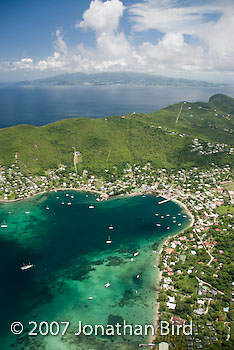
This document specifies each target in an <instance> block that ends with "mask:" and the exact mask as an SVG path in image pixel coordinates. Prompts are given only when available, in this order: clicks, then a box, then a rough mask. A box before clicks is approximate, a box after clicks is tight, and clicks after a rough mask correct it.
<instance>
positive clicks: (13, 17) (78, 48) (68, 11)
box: [0, 0, 234, 81]
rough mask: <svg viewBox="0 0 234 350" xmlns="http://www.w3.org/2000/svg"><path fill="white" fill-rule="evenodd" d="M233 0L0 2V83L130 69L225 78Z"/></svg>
mask: <svg viewBox="0 0 234 350" xmlns="http://www.w3.org/2000/svg"><path fill="white" fill-rule="evenodd" d="M233 32H234V2H233V0H222V1H219V0H203V1H201V0H144V1H138V0H133V1H130V0H122V1H121V0H106V1H104V0H103V1H102V0H92V1H90V0H82V1H81V0H20V1H19V0H1V1H0V81H7V80H22V79H33V78H39V77H45V76H52V75H55V74H60V73H65V72H85V73H91V72H92V73H93V72H103V71H137V72H146V73H152V74H161V75H167V76H173V77H183V78H192V79H203V80H210V81H231V80H232V79H233V71H234V63H233V62H234V39H233Z"/></svg>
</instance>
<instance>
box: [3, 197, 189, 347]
mask: <svg viewBox="0 0 234 350" xmlns="http://www.w3.org/2000/svg"><path fill="white" fill-rule="evenodd" d="M66 193H67V194H68V196H66ZM71 196H74V198H72V197H71ZM96 199H97V196H96V195H94V194H86V193H78V192H72V191H69V192H57V193H50V194H46V195H40V196H36V197H34V198H31V199H29V200H25V201H21V202H16V203H11V204H4V205H1V206H0V222H2V221H3V220H6V222H7V225H8V226H7V228H0V252H1V254H0V275H1V282H2V283H1V291H0V307H1V320H0V322H1V324H0V326H1V328H0V329H1V342H2V344H3V345H4V350H7V349H17V350H25V349H29V350H34V349H38V348H40V350H41V349H45V350H55V349H56V350H73V349H81V350H83V349H90V350H91V349H93V350H98V349H120V348H121V349H126V350H128V349H129V350H130V349H135V348H136V347H138V343H142V342H146V340H147V339H146V338H143V337H140V336H138V337H137V336H135V337H134V336H130V335H126V336H117V335H115V336H101V335H100V334H99V336H98V337H97V336H94V335H91V336H84V335H80V336H75V335H74V333H75V332H76V331H77V329H78V322H79V321H82V324H83V325H84V324H89V325H93V326H94V325H104V326H105V325H107V324H113V325H115V324H116V323H117V322H119V323H120V324H122V323H123V321H124V320H125V321H126V323H127V324H132V325H133V326H134V325H136V324H141V325H145V324H154V318H155V306H156V289H157V283H156V280H157V276H158V269H157V268H156V267H155V266H156V265H155V264H156V258H157V254H155V253H154V252H153V250H154V251H155V250H156V251H158V250H159V244H160V242H161V241H162V240H163V239H165V237H166V236H167V235H171V234H176V233H177V232H179V231H181V230H182V229H184V228H185V227H187V226H188V224H189V218H188V217H187V216H186V217H184V216H183V215H184V213H183V212H182V209H181V208H180V207H179V206H178V205H176V204H175V203H173V202H167V203H165V204H162V205H158V204H157V203H158V201H159V200H160V198H157V197H155V196H153V195H149V196H135V197H118V198H113V199H110V200H108V201H103V202H98V201H96ZM62 202H64V205H62V204H61V203H62ZM68 202H71V203H72V205H67V203H68ZM90 204H93V205H94V207H95V208H94V209H90V208H89V205H90ZM47 205H48V207H49V209H48V210H47V209H46V206H47ZM25 212H30V213H29V214H26V213H25ZM156 212H157V213H159V215H158V216H155V213H156ZM166 214H170V216H166ZM161 215H163V216H164V217H163V218H161ZM172 216H176V223H173V222H172V221H173V218H172ZM156 223H161V226H160V227H159V226H156ZM178 223H181V226H178ZM110 225H113V230H110V229H109V226H110ZM167 227H170V229H167ZM108 235H110V236H111V240H112V244H110V245H108V244H106V240H107V238H108ZM136 253H138V255H137V254H136ZM134 254H135V255H134ZM29 261H30V262H31V263H33V264H35V266H34V267H33V268H31V269H30V270H27V271H22V270H21V269H20V267H21V266H22V264H23V263H26V264H27V263H28V262H29ZM137 275H139V278H137ZM106 283H110V286H109V287H108V288H106V287H105V284H106ZM90 298H92V299H90ZM13 321H20V322H21V323H22V324H23V325H24V331H23V332H22V333H21V334H20V335H11V333H10V324H11V323H12V322H13ZM29 321H35V322H38V323H40V322H41V321H47V322H49V323H50V322H52V321H57V322H61V321H67V322H68V321H69V322H70V325H69V327H68V330H67V332H66V334H65V335H64V336H62V335H61V334H59V335H57V336H52V335H49V336H42V335H40V334H39V335H37V336H29V335H28V332H29V331H30V330H31V329H32V325H31V326H29V324H28V322H29ZM63 328H64V327H61V329H63ZM37 331H38V330H37Z"/></svg>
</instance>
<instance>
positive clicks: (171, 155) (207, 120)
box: [0, 95, 234, 175]
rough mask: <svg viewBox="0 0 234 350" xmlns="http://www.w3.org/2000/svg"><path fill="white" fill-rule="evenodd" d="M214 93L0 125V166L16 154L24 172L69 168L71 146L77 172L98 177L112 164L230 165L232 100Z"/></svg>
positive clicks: (232, 162) (233, 131) (233, 163)
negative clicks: (127, 109)
mask: <svg viewBox="0 0 234 350" xmlns="http://www.w3.org/2000/svg"><path fill="white" fill-rule="evenodd" d="M216 96H217V95H216ZM218 96H219V97H218V99H217V98H215V96H214V97H212V98H211V99H210V102H209V103H204V102H197V103H189V102H181V103H178V104H175V105H172V106H169V107H167V108H165V109H163V110H160V111H158V112H156V113H152V114H131V115H127V116H125V117H121V116H111V117H108V118H105V119H89V118H76V119H66V120H60V121H57V122H55V123H52V124H48V125H45V126H41V127H35V126H29V125H18V126H14V127H10V128H5V129H0V166H10V165H11V164H12V162H13V161H14V160H15V155H16V153H17V157H18V164H19V165H20V167H21V168H22V170H23V171H24V172H26V173H33V174H39V173H40V174H42V173H43V171H46V170H48V169H52V168H57V167H58V166H59V165H60V164H64V165H66V166H68V168H72V167H73V152H74V150H79V151H80V152H81V153H82V159H83V162H82V163H81V164H79V167H80V170H82V169H88V170H90V171H91V172H92V173H95V174H97V175H99V174H104V170H105V168H107V167H111V166H118V170H119V171H121V169H123V167H125V166H126V164H127V163H138V164H145V163H146V162H151V164H152V165H153V166H154V167H156V168H163V167H165V168H181V167H191V166H209V165H210V164H211V163H215V164H217V165H220V166H222V165H225V164H227V163H228V164H230V165H231V166H234V156H233V153H232V148H233V147H234V115H230V116H228V113H230V109H231V106H232V105H233V104H234V99H232V98H230V97H227V96H224V95H218ZM214 101H215V106H216V107H214ZM217 101H218V102H217ZM228 101H229V102H228ZM227 102H228V103H227ZM217 103H219V104H220V106H221V109H219V108H218V107H217ZM181 108H182V109H181ZM176 121H177V122H176ZM194 139H198V141H196V140H195V141H194Z"/></svg>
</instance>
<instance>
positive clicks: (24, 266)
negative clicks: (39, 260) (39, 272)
mask: <svg viewBox="0 0 234 350" xmlns="http://www.w3.org/2000/svg"><path fill="white" fill-rule="evenodd" d="M33 266H35V265H33V264H30V262H29V263H28V265H25V264H23V266H21V267H20V269H21V270H22V271H24V270H29V269H31V268H32V267H33Z"/></svg>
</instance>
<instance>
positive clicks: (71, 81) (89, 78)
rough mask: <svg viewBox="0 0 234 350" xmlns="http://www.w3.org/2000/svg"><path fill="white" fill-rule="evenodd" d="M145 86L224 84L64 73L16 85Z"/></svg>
mask: <svg viewBox="0 0 234 350" xmlns="http://www.w3.org/2000/svg"><path fill="white" fill-rule="evenodd" d="M117 84H119V85H127V84H131V85H144V86H145V85H146V86H201V87H202V86H204V87H220V86H226V84H218V83H217V84H216V83H209V82H205V81H199V80H191V79H183V78H170V77H165V76H160V75H158V76H157V75H152V74H146V73H134V72H105V73H94V74H85V73H65V74H60V75H56V76H53V77H49V78H44V79H36V80H31V81H28V80H26V81H22V82H19V83H18V85H32V86H38V85H40V86H43V85H49V86H73V85H117Z"/></svg>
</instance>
